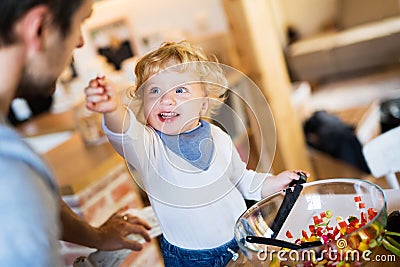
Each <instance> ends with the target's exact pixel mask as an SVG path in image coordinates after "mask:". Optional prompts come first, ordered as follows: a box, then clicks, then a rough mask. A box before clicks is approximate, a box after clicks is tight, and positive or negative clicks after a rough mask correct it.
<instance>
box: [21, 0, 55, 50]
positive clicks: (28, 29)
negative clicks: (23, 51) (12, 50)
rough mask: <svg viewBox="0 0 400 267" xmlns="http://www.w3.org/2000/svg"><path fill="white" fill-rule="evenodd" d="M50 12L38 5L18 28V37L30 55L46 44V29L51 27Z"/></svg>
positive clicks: (29, 11)
mask: <svg viewBox="0 0 400 267" xmlns="http://www.w3.org/2000/svg"><path fill="white" fill-rule="evenodd" d="M50 18H51V16H50V10H49V8H48V7H47V6H46V5H38V6H35V7H33V8H31V9H29V10H28V12H27V13H26V14H25V15H24V16H23V17H22V18H21V19H20V20H19V22H18V23H17V26H16V31H17V35H18V36H19V39H20V40H21V41H23V42H24V43H25V45H26V47H27V51H28V53H32V52H37V51H39V50H41V49H42V47H43V44H44V29H45V27H46V26H48V25H49V21H50Z"/></svg>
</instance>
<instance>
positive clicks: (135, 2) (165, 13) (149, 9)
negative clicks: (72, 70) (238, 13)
mask: <svg viewBox="0 0 400 267" xmlns="http://www.w3.org/2000/svg"><path fill="white" fill-rule="evenodd" d="M121 18H122V19H126V22H127V24H128V26H129V28H130V30H131V42H132V45H133V49H134V50H136V51H135V52H136V53H138V54H143V53H145V52H147V51H148V50H149V49H151V48H155V47H157V46H158V45H160V43H161V42H163V41H165V40H166V39H168V40H171V39H173V40H175V39H182V38H185V37H191V36H199V35H208V34H214V33H218V32H225V31H226V29H227V25H226V18H225V13H224V11H223V8H222V5H221V3H220V1H219V0H201V1H199V0H103V1H99V2H96V3H95V6H94V9H93V14H92V16H91V17H90V19H89V20H88V21H87V22H86V23H85V25H84V28H83V31H84V36H85V39H86V45H85V47H84V48H83V49H79V50H80V51H77V52H76V55H75V57H76V58H77V61H79V58H82V61H85V60H86V59H89V58H91V57H93V56H95V51H94V49H93V44H92V43H91V41H90V36H89V32H90V30H91V29H93V28H95V27H98V26H100V25H105V24H108V23H111V22H113V21H115V20H118V19H121ZM144 38H147V40H148V41H150V44H149V45H148V46H146V45H145V43H144V42H143V39H144ZM77 63H78V64H80V63H81V62H77ZM78 68H79V66H78Z"/></svg>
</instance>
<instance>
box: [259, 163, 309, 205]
mask: <svg viewBox="0 0 400 267" xmlns="http://www.w3.org/2000/svg"><path fill="white" fill-rule="evenodd" d="M298 172H302V173H304V174H305V175H306V176H307V177H309V176H310V174H309V173H308V172H305V171H302V170H295V171H283V172H281V173H279V174H278V175H273V176H270V177H268V178H267V179H265V181H264V183H263V185H262V189H261V196H262V197H263V198H264V197H266V196H268V195H270V194H272V193H275V192H277V191H279V190H282V189H284V188H286V187H288V185H289V184H290V182H291V181H293V180H298V179H299V178H300V176H299V175H298V174H297V173H298Z"/></svg>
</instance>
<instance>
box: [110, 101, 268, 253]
mask: <svg viewBox="0 0 400 267" xmlns="http://www.w3.org/2000/svg"><path fill="white" fill-rule="evenodd" d="M128 110H129V109H128ZM129 114H130V127H129V129H128V130H127V131H126V133H124V134H117V133H113V132H111V131H110V130H109V129H107V127H106V126H105V124H103V128H104V131H105V133H106V134H107V136H108V138H109V140H110V143H111V144H112V145H113V147H114V148H115V149H116V151H117V152H118V153H119V154H120V155H121V156H123V157H124V158H125V160H126V161H127V163H128V164H129V165H130V166H132V167H133V168H134V169H135V170H137V172H138V173H139V174H140V176H141V177H135V179H136V182H137V183H138V184H139V185H140V186H142V187H143V189H144V190H145V191H146V192H147V194H148V196H149V199H150V202H151V205H152V207H153V209H154V211H155V214H156V216H157V218H158V222H159V224H160V227H161V229H162V232H163V235H164V237H165V238H166V239H167V240H168V242H170V243H171V244H173V245H176V246H179V247H182V248H187V249H207V248H213V247H217V246H220V245H222V244H224V243H226V242H228V241H230V240H231V239H232V238H233V236H234V234H233V233H234V226H235V223H236V220H237V219H238V218H239V217H240V215H241V214H242V213H243V212H244V211H245V210H246V205H245V201H244V198H245V199H254V200H260V199H261V184H262V182H263V181H264V179H265V177H267V176H268V175H269V174H265V173H256V172H254V171H251V170H246V164H245V163H244V162H243V161H242V160H241V158H240V156H239V153H238V152H237V150H236V148H235V146H234V145H233V142H232V140H231V138H230V136H229V135H227V134H226V133H225V132H223V131H222V130H221V129H220V128H218V127H217V126H214V125H210V126H211V135H212V139H213V142H214V155H213V159H212V161H211V163H210V166H209V168H208V169H207V170H201V169H198V168H196V167H194V166H193V165H191V164H190V163H188V162H187V161H186V160H184V159H183V158H181V157H180V156H178V155H177V154H175V153H174V152H172V151H171V150H169V149H168V148H167V147H166V146H165V145H164V144H163V142H162V140H161V139H160V137H159V136H158V134H157V133H156V131H155V130H154V129H153V128H151V127H148V126H144V125H143V124H141V123H140V122H138V121H137V120H136V118H135V116H134V114H133V112H131V111H129Z"/></svg>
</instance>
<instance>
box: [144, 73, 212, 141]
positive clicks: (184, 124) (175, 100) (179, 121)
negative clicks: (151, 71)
mask: <svg viewBox="0 0 400 267" xmlns="http://www.w3.org/2000/svg"><path fill="white" fill-rule="evenodd" d="M142 90H143V107H144V115H145V118H146V121H147V123H148V124H149V125H150V126H152V127H153V128H154V129H156V130H159V131H161V132H162V133H164V134H168V135H176V134H180V133H183V132H186V131H189V130H191V129H193V128H195V127H196V126H197V125H198V123H199V118H200V116H201V115H204V114H205V112H206V111H207V108H208V99H207V97H206V93H205V90H204V87H203V85H201V83H200V82H199V78H198V77H195V76H194V75H193V74H190V73H179V72H175V71H163V72H161V73H160V74H157V75H155V76H153V77H152V78H150V79H149V80H148V81H147V82H146V84H145V85H144V86H143V88H142Z"/></svg>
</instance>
